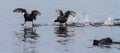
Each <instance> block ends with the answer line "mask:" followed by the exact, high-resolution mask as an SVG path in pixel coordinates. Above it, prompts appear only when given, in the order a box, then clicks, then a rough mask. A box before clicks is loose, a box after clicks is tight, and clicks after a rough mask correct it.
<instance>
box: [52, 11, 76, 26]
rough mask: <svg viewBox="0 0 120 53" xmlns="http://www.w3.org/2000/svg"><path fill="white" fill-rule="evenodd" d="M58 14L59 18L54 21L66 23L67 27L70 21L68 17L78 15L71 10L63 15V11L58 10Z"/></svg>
mask: <svg viewBox="0 0 120 53" xmlns="http://www.w3.org/2000/svg"><path fill="white" fill-rule="evenodd" d="M56 12H57V13H58V15H59V16H58V17H57V19H56V20H54V22H59V23H60V24H63V23H65V25H66V26H67V23H66V22H67V20H68V17H69V16H70V15H72V16H75V14H76V13H75V12H74V11H70V10H68V11H66V12H65V13H63V12H62V10H59V9H57V10H56Z"/></svg>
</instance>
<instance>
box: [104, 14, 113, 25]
mask: <svg viewBox="0 0 120 53" xmlns="http://www.w3.org/2000/svg"><path fill="white" fill-rule="evenodd" d="M104 24H105V25H113V24H114V18H113V17H112V16H109V17H107V20H106V21H105V22H104Z"/></svg>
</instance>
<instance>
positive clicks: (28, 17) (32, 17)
mask: <svg viewBox="0 0 120 53" xmlns="http://www.w3.org/2000/svg"><path fill="white" fill-rule="evenodd" d="M13 12H18V13H22V14H23V16H24V19H25V23H26V22H27V21H32V25H34V24H33V20H36V16H37V15H41V13H40V12H39V11H38V10H33V11H32V12H31V13H30V14H29V13H28V12H27V11H26V9H24V8H16V9H14V10H13ZM25 23H24V24H25Z"/></svg>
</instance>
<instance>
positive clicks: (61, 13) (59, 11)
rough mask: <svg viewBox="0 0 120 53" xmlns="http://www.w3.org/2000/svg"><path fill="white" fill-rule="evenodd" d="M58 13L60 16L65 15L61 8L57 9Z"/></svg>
mask: <svg viewBox="0 0 120 53" xmlns="http://www.w3.org/2000/svg"><path fill="white" fill-rule="evenodd" d="M56 13H57V14H58V15H59V16H63V15H64V14H63V12H62V10H60V9H56Z"/></svg>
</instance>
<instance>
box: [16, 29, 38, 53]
mask: <svg viewBox="0 0 120 53" xmlns="http://www.w3.org/2000/svg"><path fill="white" fill-rule="evenodd" d="M15 35H16V37H17V43H15V44H17V45H16V47H18V48H22V49H21V50H20V51H19V52H20V53H21V52H22V53H39V52H38V51H37V50H36V48H37V46H36V45H37V40H38V38H39V34H37V33H36V29H35V27H24V29H23V30H22V32H21V31H20V32H18V33H16V34H15ZM18 40H19V41H18ZM16 49H17V48H16ZM19 52H17V53H19Z"/></svg>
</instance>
